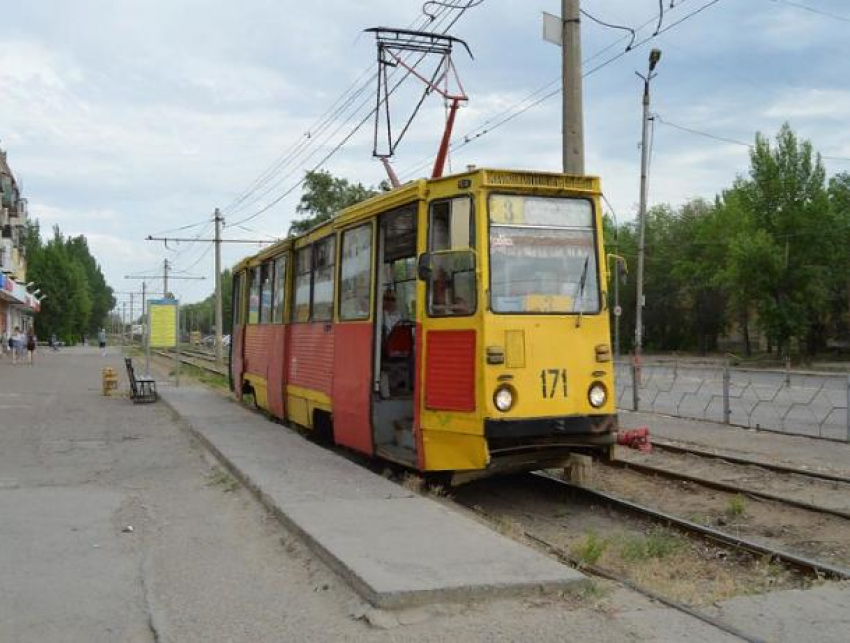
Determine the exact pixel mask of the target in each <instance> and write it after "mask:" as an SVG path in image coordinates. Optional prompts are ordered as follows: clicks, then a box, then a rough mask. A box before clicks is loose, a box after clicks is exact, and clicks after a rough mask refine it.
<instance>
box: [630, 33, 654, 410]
mask: <svg viewBox="0 0 850 643" xmlns="http://www.w3.org/2000/svg"><path fill="white" fill-rule="evenodd" d="M659 60H661V50H660V49H653V50H652V51H650V52H649V71H648V72H647V74H646V76H644V75H643V74H640V73H638V72H635V73H636V74H637V75H638V77H639V78H641V79H643V128H642V129H643V132H642V136H641V144H640V157H641V158H640V211H639V212H638V228H639V234H638V265H637V293H636V294H637V297H636V303H635V307H636V310H635V353H634V363H633V364H632V397H633V403H634V410H635V411H637V410H639V408H640V381H641V353H642V352H643V305H644V296H643V270H644V268H643V263H644V251H645V240H646V200H647V190H648V186H647V176H646V175H647V168H648V166H649V149H648V145H647V139H648V138H649V121H650V118H651V117H650V115H649V83H650V81H652V79H653V78H655V76H656V74H655V73H654V72H655V67H656V66H657V65H658V61H659Z"/></svg>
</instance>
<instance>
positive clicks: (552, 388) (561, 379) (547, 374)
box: [540, 368, 567, 398]
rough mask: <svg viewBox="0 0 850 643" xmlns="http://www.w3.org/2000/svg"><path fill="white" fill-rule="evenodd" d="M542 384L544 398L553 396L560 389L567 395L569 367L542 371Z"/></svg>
mask: <svg viewBox="0 0 850 643" xmlns="http://www.w3.org/2000/svg"><path fill="white" fill-rule="evenodd" d="M540 385H541V387H542V390H543V397H544V398H552V397H555V395H556V394H557V393H558V392H559V391H560V393H561V394H562V395H563V396H564V397H567V369H565V368H562V369H560V370H559V369H557V368H547V369H544V370H542V371H540Z"/></svg>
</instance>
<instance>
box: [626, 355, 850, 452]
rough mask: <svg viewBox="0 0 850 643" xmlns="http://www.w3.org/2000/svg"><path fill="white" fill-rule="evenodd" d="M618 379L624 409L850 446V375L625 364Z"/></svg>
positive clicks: (678, 365) (722, 367) (673, 364)
mask: <svg viewBox="0 0 850 643" xmlns="http://www.w3.org/2000/svg"><path fill="white" fill-rule="evenodd" d="M616 375H617V405H618V406H619V408H621V409H628V410H633V411H651V412H653V413H663V414H666V415H674V416H679V417H684V418H693V419H698V420H711V421H714V422H725V423H727V424H734V425H737V426H744V427H749V428H759V429H765V430H772V431H781V432H783V433H789V434H794V435H805V436H814V437H820V438H828V439H832V440H842V441H846V442H850V417H848V415H850V414H848V410H847V409H848V406H850V375H835V374H830V373H811V372H799V371H790V370H786V371H768V370H754V369H738V368H731V367H729V366H720V367H718V366H695V365H683V364H679V363H672V364H644V365H643V366H642V367H641V368H640V372H639V373H638V371H637V369H635V368H634V366H633V365H632V364H630V363H625V362H622V363H618V364H617V368H616ZM635 379H639V381H640V385H639V386H638V389H637V393H638V394H637V396H636V395H635V388H634V381H635Z"/></svg>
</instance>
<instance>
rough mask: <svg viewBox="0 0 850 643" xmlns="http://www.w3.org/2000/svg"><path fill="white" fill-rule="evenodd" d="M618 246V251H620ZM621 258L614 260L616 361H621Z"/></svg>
mask: <svg viewBox="0 0 850 643" xmlns="http://www.w3.org/2000/svg"><path fill="white" fill-rule="evenodd" d="M619 250H620V249H619V248H617V252H619ZM621 313H622V310H621V309H620V260H619V259H616V260H615V261H614V363H615V364H616V363H617V362H619V361H620V317H621Z"/></svg>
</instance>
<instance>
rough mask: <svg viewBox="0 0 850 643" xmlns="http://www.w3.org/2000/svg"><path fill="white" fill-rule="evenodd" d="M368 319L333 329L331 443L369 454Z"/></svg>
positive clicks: (369, 373) (370, 359)
mask: <svg viewBox="0 0 850 643" xmlns="http://www.w3.org/2000/svg"><path fill="white" fill-rule="evenodd" d="M373 337H374V334H373V332H372V324H371V323H370V322H363V323H356V322H355V323H347V324H337V325H336V327H335V328H334V344H335V350H334V380H333V396H332V397H333V408H334V442H336V443H337V444H341V445H343V446H346V447H349V448H351V449H354V450H356V451H360V452H362V453H367V454H369V455H371V454H372V452H373V451H374V447H373V443H372V417H371V414H372V404H371V396H372V360H373V351H372V342H373Z"/></svg>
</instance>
